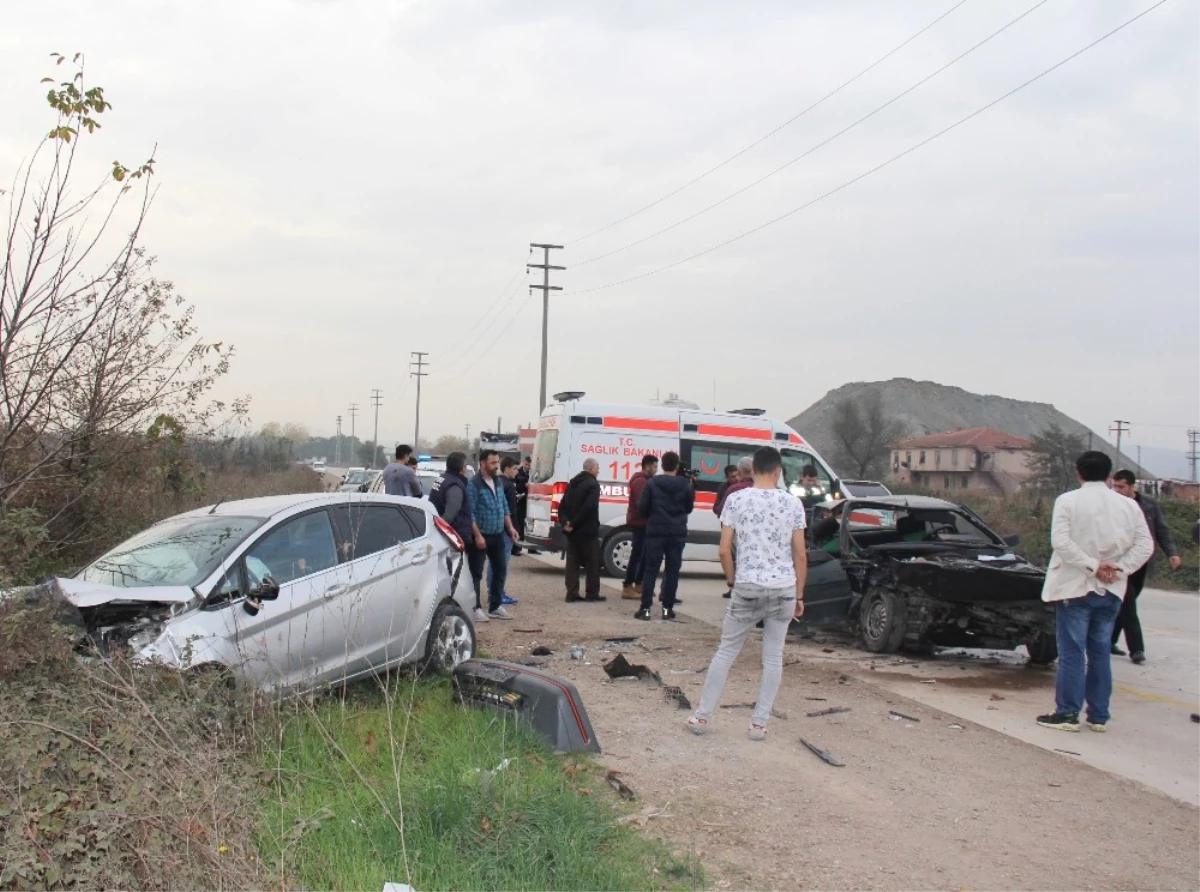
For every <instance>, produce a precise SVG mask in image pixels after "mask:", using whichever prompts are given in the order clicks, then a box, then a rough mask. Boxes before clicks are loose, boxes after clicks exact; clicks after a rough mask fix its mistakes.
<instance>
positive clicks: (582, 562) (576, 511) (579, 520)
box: [558, 458, 608, 604]
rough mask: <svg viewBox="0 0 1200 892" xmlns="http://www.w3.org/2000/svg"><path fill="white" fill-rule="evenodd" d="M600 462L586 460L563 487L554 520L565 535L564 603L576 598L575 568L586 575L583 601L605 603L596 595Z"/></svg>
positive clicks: (598, 559)
mask: <svg viewBox="0 0 1200 892" xmlns="http://www.w3.org/2000/svg"><path fill="white" fill-rule="evenodd" d="M599 473H600V463H599V462H598V461H596V460H595V459H594V458H589V459H587V460H586V461H585V462H584V463H583V470H582V471H580V472H579V473H578V474H576V475H575V476H574V477H573V478H572V479H571V482H570V483H569V484H568V485H567V491H566V492H565V493H563V497H562V501H561V502H559V505H558V521H559V523H561V524H562V529H563V532H564V533H565V534H566V536H567V572H566V583H567V603H568V604H574V603H575V602H576V601H582V600H584V599H583V598H581V597H579V568H580V567H581V566H582V567H583V569H584V571H585V572H586V574H587V600H588V601H606V600H608V599H607V598H605V597H604V596H603V595H601V594H600V539H599V536H600V483H599V482H598V481H597V480H596V477H597V476H598V475H599Z"/></svg>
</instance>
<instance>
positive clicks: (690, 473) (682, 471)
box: [675, 465, 700, 483]
mask: <svg viewBox="0 0 1200 892" xmlns="http://www.w3.org/2000/svg"><path fill="white" fill-rule="evenodd" d="M675 473H676V474H678V475H679V476H680V477H686V478H687V479H688V480H690V481H692V483H695V482H696V480H698V479H699V477H700V472H699V471H698V470H696V469H695V468H689V467H688V466H687V465H680V466H679V470H678V471H676V472H675Z"/></svg>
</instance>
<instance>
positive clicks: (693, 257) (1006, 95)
mask: <svg viewBox="0 0 1200 892" xmlns="http://www.w3.org/2000/svg"><path fill="white" fill-rule="evenodd" d="M1166 2H1167V0H1158V2H1157V3H1155V4H1154V5H1152V6H1149V7H1147V8H1146V9H1144V10H1142V11H1141V12H1139V13H1138V14H1137V15H1135V16H1134V17H1133V18H1131V19H1128V20H1126V21H1125V22H1123V23H1122V24H1120V25H1118V26H1117V27H1116V28H1113V29H1112V30H1111V31H1109V32H1108V33H1107V34H1104V35H1102V36H1100V37H1097V38H1096V39H1095V40H1093V41H1092V42H1091V43H1089V44H1088V45H1087V46H1085V47H1083V48H1082V49H1079V50H1076V51H1075V52H1074V53H1072V54H1071V55H1069V56H1067V57H1066V58H1065V59H1062V60H1060V61H1058V62H1056V63H1054V64H1053V65H1051V66H1050V67H1049V68H1047V69H1045V70H1044V71H1042V72H1041V73H1040V74H1036V75H1034V76H1033V77H1031V78H1030V79H1029V80H1027V81H1025V82H1024V83H1022V84H1019V85H1018V86H1016V87H1013V88H1012V89H1011V90H1009V91H1008V92H1007V93H1004V94H1003V95H1001V96H999V97H997V98H996V99H993V100H992V101H991V102H989V103H988V104H987V105H984V106H982V107H980V108H978V109H976V110H975V111H973V112H971V113H970V114H969V115H967V116H966V117H964V118H959V119H958V120H957V121H955V122H954V123H953V124H950V125H949V126H948V127H944V128H942V129H941V130H939V131H938V132H937V133H935V134H933V135H932V136H928V137H926V138H925V139H923V140H921V141H920V142H918V143H915V144H914V145H911V146H909V147H908V148H907V149H905V150H904V151H903V152H900V153H899V154H896V155H893V156H892V157H891V158H889V159H888V160H886V161H884V162H881V163H880V164H877V165H875V166H874V167H872V168H871V169H869V170H867V171H865V172H863V173H860V174H859V175H858V176H856V177H854V178H853V179H849V180H847V181H846V182H844V183H842V184H841V185H840V186H836V187H835V188H833V189H830V190H829V191H828V192H825V193H823V194H821V195H818V196H817V197H816V198H814V199H812V200H811V201H806V202H805V203H804V204H802V205H800V206H799V207H795V208H792V209H791V210H790V211H788V212H786V213H784V214H780V215H779V216H778V217H775V218H774V219H771V220H768V221H767V222H765V223H761V224H759V225H758V226H755V227H754V228H753V229H747V230H746V231H745V232H742V233H740V234H738V235H735V236H733V237H732V238H728V239H726V240H725V241H723V242H718V243H717V244H715V245H713V246H711V247H709V248H705V249H704V250H703V251H697V252H696V253H695V254H692V255H690V256H688V257H684V258H683V259H682V260H676V261H675V262H673V263H668V264H666V265H665V266H660V267H658V268H656V269H652V270H649V271H647V272H644V273H639V274H638V275H636V276H630V277H628V278H626V279H620V280H618V281H616V282H609V283H608V284H606V285H596V286H595V287H593V288H582V289H580V290H578V291H571V292H568V293H567V294H566V295H564V296H565V297H573V296H574V295H577V294H589V293H591V292H593V291H603V290H605V289H608V288H615V287H617V286H618V285H627V284H629V283H630V282H636V281H637V280H639V279H645V278H648V277H649V276H654V275H658V274H659V273H661V272H666V271H667V270H669V269H674V268H675V267H677V266H682V265H683V264H685V263H690V262H691V261H693V260H696V259H698V258H700V257H704V256H705V255H706V254H711V253H713V252H714V251H719V250H721V249H722V248H726V247H728V246H729V245H732V244H734V243H735V242H740V241H741V240H742V239H744V238H748V237H749V236H752V235H754V234H756V233H759V232H762V230H764V229H766V228H768V227H770V226H774V225H775V224H776V223H779V222H781V221H783V220H786V219H787V218H788V217H791V216H792V215H793V214H797V213H799V212H800V211H803V210H807V209H808V208H810V207H812V206H813V205H814V204H816V203H817V202H819V201H824V200H825V199H826V198H829V197H830V196H832V195H836V194H837V193H838V192H841V191H842V190H843V189H847V188H849V187H850V186H853V185H854V184H855V183H857V182H859V181H860V180H865V179H866V178H867V177H869V176H871V175H872V174H874V173H878V172H879V171H881V170H883V169H884V168H885V167H889V166H891V165H892V164H894V163H895V162H897V161H899V160H900V159H901V158H904V157H906V156H908V155H911V154H912V153H913V152H915V151H917V150H918V149H921V148H924V147H925V146H927V145H929V143H931V142H933V141H934V140H935V139H938V138H939V137H942V136H945V135H946V134H947V133H949V132H950V131H951V130H954V129H956V128H957V127H960V126H962V125H963V124H965V123H967V122H968V121H970V120H971V119H972V118H975V117H978V116H979V115H981V114H983V113H984V112H985V111H988V110H989V109H991V108H992V107H994V106H996V105H999V104H1000V103H1001V102H1003V101H1004V100H1005V99H1008V98H1009V97H1010V96H1013V95H1014V94H1016V93H1019V92H1021V91H1022V90H1024V89H1025V88H1026V87H1028V86H1030V85H1031V84H1033V83H1036V82H1037V81H1039V80H1041V79H1042V78H1044V77H1045V76H1046V75H1048V74H1050V73H1051V72H1054V71H1057V70H1058V69H1059V68H1061V67H1062V66H1064V65H1066V64H1067V63H1068V62H1070V61H1072V60H1073V59H1075V58H1078V57H1079V56H1082V55H1083V54H1084V53H1086V52H1087V51H1088V50H1090V49H1092V48H1093V47H1095V46H1097V45H1098V44H1100V43H1103V42H1104V41H1105V40H1108V38H1110V37H1112V36H1113V35H1114V34H1116V33H1118V32H1119V31H1123V30H1124V29H1125V28H1128V27H1129V26H1130V25H1132V24H1133V23H1134V22H1136V21H1137V20H1138V19H1140V18H1142V16H1145V15H1147V14H1149V13H1151V12H1153V11H1154V10H1156V9H1158V7H1160V6H1162V5H1163V4H1164V3H1166Z"/></svg>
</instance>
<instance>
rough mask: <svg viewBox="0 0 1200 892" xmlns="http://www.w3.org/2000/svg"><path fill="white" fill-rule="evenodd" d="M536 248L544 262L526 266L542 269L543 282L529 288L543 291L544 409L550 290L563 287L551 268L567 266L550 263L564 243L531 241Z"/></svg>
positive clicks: (542, 400)
mask: <svg viewBox="0 0 1200 892" xmlns="http://www.w3.org/2000/svg"><path fill="white" fill-rule="evenodd" d="M534 248H541V249H542V254H543V257H542V262H541V263H527V264H525V266H526V268H528V269H540V270H541V271H542V284H541V285H530V286H529V290H530V292H532V291H533V289H534V288H539V289H541V292H542V389H541V403H540V409H544V408H546V359H547V357H548V356H549V355H550V292H551V291H562V288H560V287H559V286H557V285H551V284H550V270H552V269H560V270H561V269H566V267H565V266H551V265H550V252H551V251H561V250H562V245H539V244H537V243H536V242H530V243H529V253H530V254H532V253H533V249H534ZM540 409H539V411H540ZM497 433H499V431H497Z"/></svg>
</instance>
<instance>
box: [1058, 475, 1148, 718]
mask: <svg viewBox="0 0 1200 892" xmlns="http://www.w3.org/2000/svg"><path fill="white" fill-rule="evenodd" d="M1075 471H1076V473H1077V474H1078V475H1079V481H1080V483H1081V484H1082V486H1080V488H1079V489H1076V490H1073V491H1071V492H1068V493H1065V494H1063V495H1061V496H1059V497H1058V498H1057V499H1056V500H1055V502H1054V518H1053V521H1052V523H1051V527H1050V544H1051V545H1052V546H1053V548H1054V553H1053V554H1052V555H1051V556H1050V566H1049V568H1048V569H1047V571H1046V584H1045V586H1044V587H1043V588H1042V600H1043V601H1047V602H1053V603H1055V605H1056V617H1055V618H1056V623H1057V628H1058V636H1057V637H1058V678H1057V680H1056V683H1055V691H1054V699H1055V704H1054V712H1053V713H1051V714H1050V715H1041V716H1038V719H1037V723H1038V724H1039V725H1043V726H1045V727H1047V728H1058V729H1059V730H1061V731H1078V730H1079V711H1080V710H1081V709H1082V708H1083V705H1084V703H1085V701H1086V703H1087V722H1088V726H1089V727H1090V728H1091V729H1092V730H1093V731H1103V730H1105V728H1106V727H1107V725H1108V719H1109V713H1108V701H1109V699H1110V698H1111V697H1112V659H1111V653H1110V650H1111V647H1112V629H1113V623H1114V622H1116V619H1117V614H1119V613H1120V612H1121V600H1122V598H1124V597H1125V585H1126V581H1127V580H1128V578H1129V574H1131V573H1133V572H1135V571H1137V570H1138V569H1139V568H1140V567H1141V566H1142V565H1143V564H1145V563H1146V561H1148V560H1150V556H1151V554H1153V552H1154V540H1153V539H1152V538H1151V537H1150V530H1149V528H1148V527H1147V526H1146V518H1145V517H1144V516H1143V515H1142V511H1141V509H1140V508H1138V506H1137V504H1136V503H1135V502H1134V501H1133V500H1132V499H1127V498H1125V497H1124V496H1121V495H1118V494H1117V493H1115V492H1113V491H1112V490H1111V489H1109V488H1108V482H1107V481H1108V478H1109V475H1110V474H1111V473H1112V460H1111V459H1110V458H1109V457H1108V456H1107V455H1105V454H1104V453H1103V452H1085V453H1083V455H1081V456H1079V458H1078V460H1076V462H1075Z"/></svg>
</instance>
